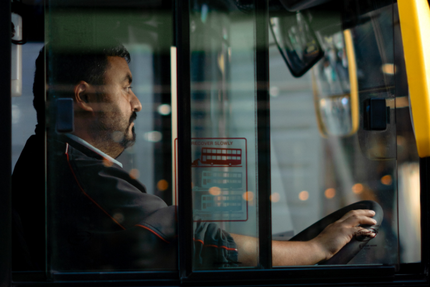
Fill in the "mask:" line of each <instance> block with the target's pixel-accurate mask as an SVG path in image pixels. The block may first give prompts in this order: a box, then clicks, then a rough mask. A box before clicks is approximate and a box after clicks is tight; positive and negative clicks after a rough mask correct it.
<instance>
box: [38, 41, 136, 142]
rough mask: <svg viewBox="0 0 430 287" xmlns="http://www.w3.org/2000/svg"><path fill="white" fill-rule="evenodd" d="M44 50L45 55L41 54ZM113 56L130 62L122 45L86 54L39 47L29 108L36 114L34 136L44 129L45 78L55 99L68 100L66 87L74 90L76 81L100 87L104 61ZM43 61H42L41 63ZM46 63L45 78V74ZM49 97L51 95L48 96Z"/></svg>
mask: <svg viewBox="0 0 430 287" xmlns="http://www.w3.org/2000/svg"><path fill="white" fill-rule="evenodd" d="M45 50H46V53H45ZM110 56H115V57H121V58H124V59H125V60H126V61H127V63H129V62H130V54H129V52H128V51H127V49H126V48H125V47H124V46H123V45H122V44H115V45H111V46H108V47H103V48H98V49H91V50H90V51H88V52H87V51H77V52H75V51H66V52H64V51H59V52H57V51H55V50H53V49H51V47H49V46H45V47H43V48H42V49H41V50H40V52H39V56H38V57H37V59H36V72H35V74H34V83H33V94H34V99H33V106H34V108H35V109H36V113H37V123H38V124H37V126H36V134H37V133H39V132H43V130H44V128H45V100H44V92H45V76H46V80H47V84H48V86H49V87H50V88H49V89H48V91H50V93H51V92H52V90H54V91H55V97H71V96H72V94H71V93H70V89H68V87H72V86H75V85H76V84H77V83H79V82H80V81H85V82H87V83H89V84H93V85H102V84H103V83H104V73H105V71H106V68H107V65H108V60H107V57H110ZM44 59H45V60H46V61H44ZM45 63H46V74H45V73H44V72H45ZM51 95H52V93H51Z"/></svg>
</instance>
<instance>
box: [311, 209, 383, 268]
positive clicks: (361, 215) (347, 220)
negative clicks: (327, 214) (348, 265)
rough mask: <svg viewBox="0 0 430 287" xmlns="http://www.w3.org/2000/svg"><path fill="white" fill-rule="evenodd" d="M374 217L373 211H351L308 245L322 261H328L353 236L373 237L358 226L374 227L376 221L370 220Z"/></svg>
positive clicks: (369, 232) (373, 235)
mask: <svg viewBox="0 0 430 287" xmlns="http://www.w3.org/2000/svg"><path fill="white" fill-rule="evenodd" d="M374 215H375V212H374V211H373V210H363V209H359V210H352V211H350V212H348V213H346V214H345V215H344V216H343V217H342V218H341V219H339V220H338V221H336V222H334V223H332V224H330V225H329V226H327V227H326V228H325V229H324V230H323V231H322V232H321V233H320V234H319V235H318V236H317V237H315V238H314V239H312V240H311V241H310V243H312V244H314V245H315V246H316V249H317V250H319V252H320V254H321V257H322V258H324V260H328V259H330V258H331V257H332V256H333V255H335V254H336V253H337V252H339V250H340V249H341V248H342V247H343V246H345V245H346V244H347V243H348V242H349V241H351V239H352V238H353V236H363V235H365V236H370V237H372V238H373V237H375V236H376V234H375V233H373V232H372V231H369V230H367V229H365V228H363V227H360V226H359V225H375V224H376V220H374V219H373V218H372V217H373V216H374Z"/></svg>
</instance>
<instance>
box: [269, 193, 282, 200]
mask: <svg viewBox="0 0 430 287" xmlns="http://www.w3.org/2000/svg"><path fill="white" fill-rule="evenodd" d="M280 198H281V196H280V195H279V193H277V192H275V193H272V194H271V195H270V200H271V201H272V202H278V201H279V199H280Z"/></svg>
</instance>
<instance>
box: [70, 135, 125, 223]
mask: <svg viewBox="0 0 430 287" xmlns="http://www.w3.org/2000/svg"><path fill="white" fill-rule="evenodd" d="M65 154H66V157H67V163H68V165H69V167H70V170H71V172H72V174H73V177H74V178H75V180H76V183H77V184H78V186H79V189H80V190H81V191H82V193H83V194H84V195H85V196H86V197H87V198H88V199H89V200H91V201H92V202H93V203H94V204H95V205H96V206H97V207H98V208H100V209H101V210H102V211H103V212H104V213H105V214H106V215H107V216H109V217H110V219H112V220H113V221H114V222H115V223H116V224H118V226H119V227H121V228H122V229H123V230H126V229H125V227H124V226H122V225H121V224H120V223H119V222H118V221H117V220H116V219H115V218H113V217H112V216H111V215H110V214H109V213H108V212H107V211H106V210H104V209H103V207H101V206H100V205H99V204H98V203H97V202H96V201H95V200H94V199H92V198H91V196H89V195H88V194H87V193H86V192H85V190H84V189H83V188H82V186H81V184H80V183H79V180H78V178H77V176H76V174H75V172H74V170H73V167H72V165H71V164H70V159H69V144H68V143H66V152H65Z"/></svg>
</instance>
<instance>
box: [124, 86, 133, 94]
mask: <svg viewBox="0 0 430 287" xmlns="http://www.w3.org/2000/svg"><path fill="white" fill-rule="evenodd" d="M132 88H133V87H132V86H128V87H126V88H125V90H126V91H127V93H129V92H130V91H131V89H132Z"/></svg>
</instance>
